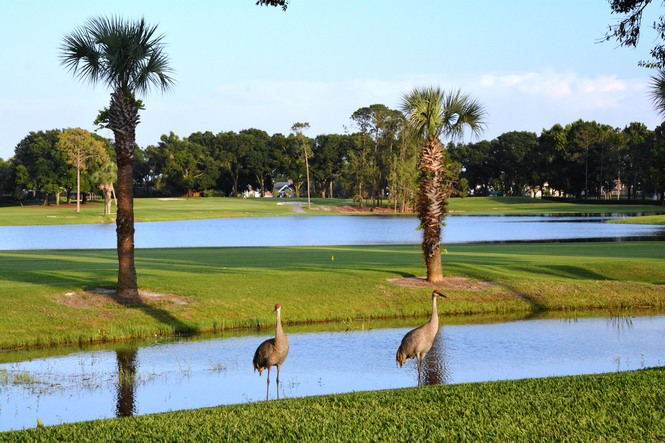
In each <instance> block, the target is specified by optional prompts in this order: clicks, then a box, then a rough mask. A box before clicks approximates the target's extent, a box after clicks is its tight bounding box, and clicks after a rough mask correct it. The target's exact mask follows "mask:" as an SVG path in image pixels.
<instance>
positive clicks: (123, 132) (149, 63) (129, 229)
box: [61, 17, 173, 304]
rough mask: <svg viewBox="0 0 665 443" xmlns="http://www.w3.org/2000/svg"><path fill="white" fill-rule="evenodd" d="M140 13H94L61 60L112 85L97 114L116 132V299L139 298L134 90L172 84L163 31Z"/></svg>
mask: <svg viewBox="0 0 665 443" xmlns="http://www.w3.org/2000/svg"><path fill="white" fill-rule="evenodd" d="M155 31H156V26H149V25H147V24H146V23H145V21H144V20H143V19H140V20H136V21H126V20H123V19H122V18H120V17H110V18H109V17H98V18H93V19H90V20H88V21H87V22H86V23H85V24H84V25H83V26H82V27H81V28H79V29H76V30H75V31H74V32H73V33H72V34H70V35H68V36H66V37H65V38H64V41H63V44H62V46H61V51H62V54H61V62H62V64H63V65H64V66H65V67H66V68H67V69H68V70H70V71H72V73H73V74H74V76H75V77H77V78H78V79H80V80H87V81H90V82H91V83H93V84H97V83H103V84H105V85H106V86H108V87H109V88H110V89H111V91H112V92H111V102H110V104H109V107H108V109H105V110H104V111H102V113H101V114H100V115H101V116H102V117H101V121H102V122H103V123H105V125H106V127H107V128H109V129H110V130H111V131H112V132H113V135H114V137H115V150H116V154H117V163H118V181H117V184H118V188H117V197H118V202H117V205H118V210H117V217H116V233H117V240H118V243H117V247H118V288H117V296H118V299H119V300H120V301H122V302H124V303H130V304H133V303H139V302H140V298H139V295H138V285H137V280H136V269H135V266H134V195H133V173H134V148H135V146H136V142H135V141H136V126H137V125H138V124H139V121H140V119H139V109H143V104H142V102H141V100H139V99H137V98H136V94H144V93H146V92H147V91H148V90H149V89H151V88H153V87H154V88H158V89H161V90H162V91H167V90H168V89H170V87H171V86H172V85H173V79H172V77H171V76H170V74H171V72H172V70H171V68H170V66H169V60H168V57H167V56H166V54H164V52H163V48H164V44H163V41H162V40H163V36H161V35H156V34H155Z"/></svg>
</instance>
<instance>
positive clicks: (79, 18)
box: [0, 0, 662, 160]
mask: <svg viewBox="0 0 665 443" xmlns="http://www.w3.org/2000/svg"><path fill="white" fill-rule="evenodd" d="M649 9H653V11H651V13H652V14H656V13H658V12H659V11H658V5H652V6H650V7H649ZM98 16H121V17H123V18H125V19H131V20H134V19H140V18H145V20H146V21H147V22H148V23H150V24H154V25H157V30H158V32H159V33H160V34H163V35H164V41H165V43H166V49H165V50H166V53H167V55H168V56H169V60H170V64H171V66H172V68H173V70H174V73H173V77H174V78H175V80H176V84H175V86H174V88H173V89H172V90H171V91H169V92H167V93H162V92H160V91H152V92H150V93H148V94H147V95H146V96H143V97H140V98H141V99H142V100H143V101H144V103H145V106H146V109H145V110H144V111H142V112H141V123H140V124H139V126H138V127H137V134H136V137H137V143H138V145H139V146H140V147H143V148H145V147H147V146H149V145H156V144H157V143H158V142H159V140H160V137H161V136H162V135H163V134H169V133H170V132H173V133H175V134H176V135H178V136H180V137H181V138H184V137H187V136H189V135H190V134H191V133H193V132H198V131H211V132H213V133H219V132H226V131H236V132H238V131H240V130H243V129H248V128H258V129H262V130H264V131H266V132H267V133H268V134H270V135H272V134H275V133H282V134H285V135H287V134H289V133H290V128H291V126H293V124H294V123H297V122H307V123H309V125H310V128H309V129H308V130H307V131H306V132H305V134H306V135H307V136H309V137H315V136H316V135H319V134H330V133H337V134H342V133H346V132H354V131H355V130H357V128H356V127H355V126H354V124H353V121H352V120H351V119H350V116H351V114H353V113H354V112H355V111H356V110H358V109H359V108H361V107H365V106H370V105H372V104H384V105H386V106H388V107H389V108H392V109H399V108H400V105H401V101H402V98H403V96H404V95H405V94H406V93H408V92H409V91H410V90H412V89H414V88H421V87H429V86H435V87H440V88H441V89H443V90H445V91H453V90H457V89H459V90H462V91H463V92H465V93H468V94H469V95H470V96H472V97H473V98H475V99H476V100H477V101H479V102H480V103H481V104H482V105H483V106H484V107H485V108H486V110H487V118H486V130H485V132H484V133H483V134H482V135H481V137H480V138H481V139H487V140H491V139H493V138H496V137H497V136H499V135H501V134H502V133H505V132H509V131H532V132H535V133H536V134H540V133H541V131H542V130H543V129H550V128H551V127H552V126H553V125H555V124H557V123H559V124H562V125H566V124H568V123H572V122H574V121H576V120H578V119H583V120H588V121H591V120H594V121H597V122H598V123H602V124H608V125H612V126H614V127H617V128H623V127H625V126H627V125H628V124H630V123H631V122H642V123H644V124H646V125H647V127H648V128H649V129H654V128H655V127H656V126H658V125H659V124H660V123H661V121H662V119H660V118H659V117H658V115H657V113H656V112H655V111H654V109H653V106H652V103H651V99H650V97H649V82H650V78H651V76H653V75H654V72H653V71H652V70H649V69H645V68H641V67H639V66H638V65H637V63H638V61H639V60H645V59H649V50H650V48H651V46H653V43H654V42H655V41H656V37H655V36H654V35H653V33H651V34H649V33H648V32H646V31H647V29H645V33H644V35H643V36H642V39H641V42H640V45H639V46H638V48H636V49H633V48H623V47H619V46H618V44H617V43H616V42H614V41H610V42H605V43H599V40H601V39H602V37H603V35H604V34H605V32H606V30H607V27H608V25H610V24H612V23H615V22H616V21H617V20H618V19H619V18H620V17H619V16H616V15H612V14H611V10H610V7H609V4H608V2H607V0H583V1H580V0H511V1H510V2H507V1H497V0H465V1H452V0H408V1H406V0H290V3H289V7H288V10H287V11H285V12H284V11H282V10H281V9H280V8H272V7H260V6H256V5H255V0H222V1H219V0H215V1H213V0H210V1H207V0H192V1H189V2H184V1H182V0H131V1H129V0H114V1H111V2H100V1H91V0H80V1H75V0H59V1H52V0H3V2H2V13H1V14H0V33H2V34H3V41H4V42H5V43H4V44H2V45H0V63H1V65H0V66H1V67H0V85H1V86H2V89H1V92H0V158H3V159H5V160H6V159H8V158H10V157H12V156H13V155H14V149H15V147H16V145H17V144H18V143H19V142H20V141H21V140H22V139H23V138H24V137H25V136H27V135H28V134H29V133H30V132H31V131H39V130H49V129H65V128H72V127H80V128H84V129H87V130H91V131H92V130H95V129H96V128H95V125H94V124H93V121H94V119H95V117H96V116H97V113H98V111H99V110H100V109H102V108H104V107H106V106H108V104H109V100H110V95H109V94H110V91H109V90H108V89H107V88H106V87H105V86H104V85H101V84H100V85H91V84H90V83H86V82H81V81H80V80H77V79H75V78H74V76H73V75H72V73H71V72H69V71H67V70H66V69H65V68H64V67H63V66H62V64H61V62H60V55H61V52H60V46H61V44H62V41H63V38H64V37H65V36H66V35H68V34H70V33H72V32H73V31H74V30H76V29H77V28H79V27H81V26H82V25H84V24H85V22H86V21H87V20H88V19H90V18H93V17H98ZM651 22H653V19H652V18H649V16H647V17H645V19H644V23H645V24H648V23H651ZM99 134H100V135H102V136H104V137H108V138H112V134H111V132H110V131H108V130H101V131H99ZM465 141H473V139H467V140H465Z"/></svg>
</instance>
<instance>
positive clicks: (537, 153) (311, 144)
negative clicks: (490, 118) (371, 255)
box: [0, 105, 665, 211]
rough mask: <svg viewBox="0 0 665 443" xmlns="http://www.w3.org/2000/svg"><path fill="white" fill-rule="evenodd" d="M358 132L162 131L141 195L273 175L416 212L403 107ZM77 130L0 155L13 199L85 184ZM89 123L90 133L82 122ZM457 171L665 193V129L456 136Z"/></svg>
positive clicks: (501, 180)
mask: <svg viewBox="0 0 665 443" xmlns="http://www.w3.org/2000/svg"><path fill="white" fill-rule="evenodd" d="M351 121H352V122H353V126H354V127H355V129H356V131H355V132H353V133H347V134H325V135H318V136H316V137H313V138H310V137H308V136H307V135H306V134H303V133H302V131H300V132H299V133H297V132H295V131H292V132H291V133H289V134H288V135H284V134H281V133H277V134H273V135H269V134H268V133H267V132H266V131H263V130H260V129H254V128H252V129H245V130H241V131H239V132H234V131H226V132H219V133H217V134H215V133H213V132H210V131H206V132H195V133H192V134H190V135H189V136H187V137H182V138H181V137H180V136H178V135H176V134H174V133H170V134H168V135H162V137H161V138H160V141H159V142H158V143H157V144H156V145H150V146H148V147H146V148H139V147H137V148H136V149H135V152H134V163H135V167H134V191H135V195H137V196H170V197H173V196H189V197H192V196H238V195H242V194H243V192H244V191H246V190H252V191H256V192H258V193H260V195H266V193H269V192H272V191H273V186H274V184H275V183H276V182H286V181H288V180H291V181H292V187H293V191H294V192H293V193H294V196H295V197H303V196H304V195H305V194H306V184H307V171H306V166H307V165H306V160H307V162H308V166H309V168H310V192H311V195H312V196H317V197H337V198H352V199H354V200H355V203H356V204H357V205H358V206H367V207H370V208H374V207H376V206H378V205H382V206H385V205H386V204H387V205H389V206H390V207H391V208H393V209H395V210H396V211H408V210H412V209H414V204H415V200H414V198H415V193H416V189H417V169H418V164H419V162H420V155H421V151H420V146H418V144H417V143H415V142H413V141H412V140H411V139H409V137H408V136H407V132H408V131H407V129H406V126H405V118H404V115H403V114H402V113H401V112H400V111H397V110H393V109H390V108H388V107H386V106H384V105H371V106H368V107H363V108H360V109H358V110H357V111H355V112H354V113H353V114H352V115H351ZM68 131H71V130H57V129H52V130H46V131H37V132H32V133H30V134H28V135H27V136H26V137H25V138H24V139H23V140H21V141H20V142H19V143H18V145H17V146H16V148H15V155H14V157H12V158H10V159H9V160H8V161H3V160H0V190H1V191H2V194H3V195H5V196H8V195H11V196H13V197H14V198H15V199H26V198H34V197H38V198H41V199H43V201H44V203H48V202H49V201H57V197H58V196H59V195H61V194H62V193H63V192H64V193H65V195H66V196H67V197H71V196H72V192H73V190H75V189H76V171H77V169H76V165H75V163H74V162H73V161H72V160H71V159H72V157H71V155H72V154H71V153H70V154H69V157H68V154H67V152H66V150H63V149H62V145H63V143H62V141H61V140H62V138H63V136H64V135H65V134H67V133H68ZM79 131H81V130H79ZM93 142H97V143H102V144H103V146H104V147H105V148H104V149H101V150H100V149H97V150H95V151H94V154H90V155H89V156H88V157H87V158H86V159H85V161H84V162H83V163H82V165H83V172H82V173H81V174H80V177H81V179H80V181H81V182H80V189H81V192H82V193H83V195H85V193H90V192H95V193H96V192H99V193H101V194H103V195H104V193H106V190H110V188H111V186H112V183H113V181H114V180H112V178H109V174H110V175H111V177H113V173H114V171H113V163H114V161H115V151H114V149H113V143H112V142H111V141H109V140H106V139H104V138H102V137H100V136H98V135H95V134H89V135H88V144H89V146H93ZM445 156H446V159H445V160H446V162H447V165H448V168H449V170H450V171H452V173H453V175H454V192H455V193H456V194H457V195H462V196H465V195H469V194H472V195H531V196H539V195H544V196H545V195H552V196H564V197H575V198H601V199H603V198H605V199H607V198H625V199H651V198H653V196H657V197H658V198H659V199H660V200H663V198H664V191H665V126H664V125H661V126H659V127H657V128H656V129H655V130H650V129H648V128H647V127H646V126H645V125H644V124H642V123H631V124H630V125H628V126H626V127H625V128H622V129H619V128H614V127H612V126H609V125H605V124H600V123H596V122H594V121H591V122H590V121H583V120H578V121H576V122H573V123H571V124H568V125H565V126H562V125H560V124H556V125H554V126H553V127H552V128H550V129H546V130H543V131H542V132H541V133H540V134H539V135H538V134H536V133H534V132H527V131H513V132H506V133H504V134H501V135H500V136H498V137H497V138H495V139H493V140H481V141H471V142H458V143H452V142H451V143H448V145H447V146H446V149H445Z"/></svg>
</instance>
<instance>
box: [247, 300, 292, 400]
mask: <svg viewBox="0 0 665 443" xmlns="http://www.w3.org/2000/svg"><path fill="white" fill-rule="evenodd" d="M273 312H276V313H277V320H276V323H275V338H269V339H268V340H266V341H264V342H263V343H261V344H260V345H259V347H258V348H257V349H256V352H255V353H254V360H253V363H254V370H255V371H259V375H261V374H262V373H263V370H264V369H267V370H268V379H267V381H266V400H268V393H269V391H270V369H271V368H272V367H273V366H277V398H279V371H280V369H281V368H282V364H283V363H284V360H286V357H287V355H288V354H289V340H288V339H287V338H286V334H284V331H283V330H282V319H281V312H282V307H281V306H280V305H279V304H276V305H275V310H274V311H273Z"/></svg>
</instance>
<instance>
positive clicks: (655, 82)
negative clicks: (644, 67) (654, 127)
mask: <svg viewBox="0 0 665 443" xmlns="http://www.w3.org/2000/svg"><path fill="white" fill-rule="evenodd" d="M649 87H650V91H649V95H650V96H651V101H652V102H653V107H654V108H655V109H656V112H658V114H659V115H660V116H661V117H665V70H663V69H661V70H659V71H658V74H656V75H655V76H652V77H651V83H649Z"/></svg>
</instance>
